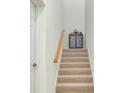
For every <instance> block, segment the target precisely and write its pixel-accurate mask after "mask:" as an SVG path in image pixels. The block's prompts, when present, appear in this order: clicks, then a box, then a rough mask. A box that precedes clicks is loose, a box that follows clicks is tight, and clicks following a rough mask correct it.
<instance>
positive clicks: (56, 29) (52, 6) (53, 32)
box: [44, 0, 63, 93]
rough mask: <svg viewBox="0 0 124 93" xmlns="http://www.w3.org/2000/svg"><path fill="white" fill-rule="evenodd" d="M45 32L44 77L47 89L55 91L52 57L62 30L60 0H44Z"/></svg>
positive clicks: (54, 66) (55, 68)
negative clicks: (45, 11)
mask: <svg viewBox="0 0 124 93" xmlns="http://www.w3.org/2000/svg"><path fill="white" fill-rule="evenodd" d="M46 7H47V32H46V79H47V83H46V84H47V91H46V92H44V93H55V80H56V72H57V65H55V64H54V57H55V54H56V52H57V46H58V41H59V38H60V35H61V31H62V30H63V6H62V0H46Z"/></svg>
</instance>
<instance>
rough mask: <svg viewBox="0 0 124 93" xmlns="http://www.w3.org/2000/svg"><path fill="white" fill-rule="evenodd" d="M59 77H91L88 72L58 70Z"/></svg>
mask: <svg viewBox="0 0 124 93" xmlns="http://www.w3.org/2000/svg"><path fill="white" fill-rule="evenodd" d="M59 75H91V71H90V70H59Z"/></svg>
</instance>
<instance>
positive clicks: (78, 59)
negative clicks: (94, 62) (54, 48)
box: [61, 57, 89, 62]
mask: <svg viewBox="0 0 124 93" xmlns="http://www.w3.org/2000/svg"><path fill="white" fill-rule="evenodd" d="M61 61H62V62H88V61H89V58H88V57H62V59H61Z"/></svg>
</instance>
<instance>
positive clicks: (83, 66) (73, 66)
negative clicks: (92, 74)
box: [60, 64, 90, 68]
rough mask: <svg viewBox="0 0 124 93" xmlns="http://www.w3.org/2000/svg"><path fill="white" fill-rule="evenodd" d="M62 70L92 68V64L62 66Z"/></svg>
mask: <svg viewBox="0 0 124 93" xmlns="http://www.w3.org/2000/svg"><path fill="white" fill-rule="evenodd" d="M60 68H90V64H61V65H60Z"/></svg>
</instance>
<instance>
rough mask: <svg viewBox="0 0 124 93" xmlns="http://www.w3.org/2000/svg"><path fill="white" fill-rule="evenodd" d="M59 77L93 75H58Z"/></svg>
mask: <svg viewBox="0 0 124 93" xmlns="http://www.w3.org/2000/svg"><path fill="white" fill-rule="evenodd" d="M58 77H92V75H58Z"/></svg>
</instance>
